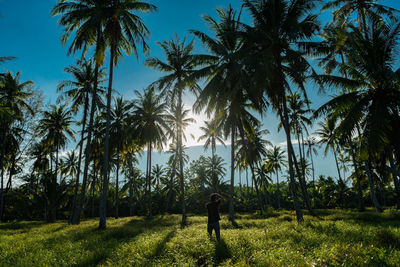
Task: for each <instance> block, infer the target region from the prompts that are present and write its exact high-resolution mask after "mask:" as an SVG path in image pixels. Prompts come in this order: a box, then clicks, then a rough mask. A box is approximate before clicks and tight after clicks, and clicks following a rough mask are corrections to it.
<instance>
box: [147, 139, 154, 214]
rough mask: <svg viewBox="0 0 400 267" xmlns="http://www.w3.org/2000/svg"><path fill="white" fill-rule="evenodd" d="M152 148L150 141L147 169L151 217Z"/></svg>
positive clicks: (150, 212) (151, 212)
mask: <svg viewBox="0 0 400 267" xmlns="http://www.w3.org/2000/svg"><path fill="white" fill-rule="evenodd" d="M151 150H152V144H151V141H150V144H149V150H148V152H147V153H148V155H149V165H148V169H147V175H148V176H147V177H148V178H147V184H148V186H149V189H148V190H149V192H148V200H149V219H151V218H153V210H152V203H151Z"/></svg>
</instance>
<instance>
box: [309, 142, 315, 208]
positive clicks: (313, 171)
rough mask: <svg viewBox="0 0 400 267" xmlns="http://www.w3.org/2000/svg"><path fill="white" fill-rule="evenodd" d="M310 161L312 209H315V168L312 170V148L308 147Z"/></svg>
mask: <svg viewBox="0 0 400 267" xmlns="http://www.w3.org/2000/svg"><path fill="white" fill-rule="evenodd" d="M310 159H311V167H312V184H313V208H314V209H315V168H314V159H313V156H312V147H311V145H310Z"/></svg>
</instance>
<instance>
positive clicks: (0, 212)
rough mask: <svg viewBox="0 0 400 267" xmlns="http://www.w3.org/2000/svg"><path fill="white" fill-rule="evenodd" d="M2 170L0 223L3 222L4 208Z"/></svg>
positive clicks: (2, 172)
mask: <svg viewBox="0 0 400 267" xmlns="http://www.w3.org/2000/svg"><path fill="white" fill-rule="evenodd" d="M3 193H4V169H1V184H0V222H2V221H3V207H4V194H3Z"/></svg>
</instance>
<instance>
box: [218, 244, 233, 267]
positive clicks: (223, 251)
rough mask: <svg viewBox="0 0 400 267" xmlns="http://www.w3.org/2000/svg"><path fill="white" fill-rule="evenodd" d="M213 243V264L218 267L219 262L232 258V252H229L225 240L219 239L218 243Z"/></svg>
mask: <svg viewBox="0 0 400 267" xmlns="http://www.w3.org/2000/svg"><path fill="white" fill-rule="evenodd" d="M214 242H215V252H214V257H215V263H216V266H218V265H219V264H220V263H221V262H223V261H225V260H227V259H230V258H232V252H231V251H230V249H229V247H228V246H227V244H226V242H225V240H224V239H223V238H221V239H220V240H219V241H214Z"/></svg>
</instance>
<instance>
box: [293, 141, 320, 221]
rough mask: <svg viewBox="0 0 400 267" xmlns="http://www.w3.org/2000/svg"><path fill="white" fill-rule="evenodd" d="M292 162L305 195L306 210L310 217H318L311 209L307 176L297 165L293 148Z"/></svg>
mask: <svg viewBox="0 0 400 267" xmlns="http://www.w3.org/2000/svg"><path fill="white" fill-rule="evenodd" d="M290 145H292V143H291V142H290ZM291 151H292V160H293V163H294V166H295V169H296V173H297V174H298V178H299V184H300V189H301V193H302V195H303V198H304V203H305V204H306V208H307V210H308V211H309V212H310V215H312V216H317V215H316V214H315V212H314V210H313V209H312V207H311V203H310V198H309V197H308V192H307V184H306V181H305V174H304V173H302V172H300V168H299V165H298V163H297V159H296V155H295V154H294V149H293V146H292V149H291Z"/></svg>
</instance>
